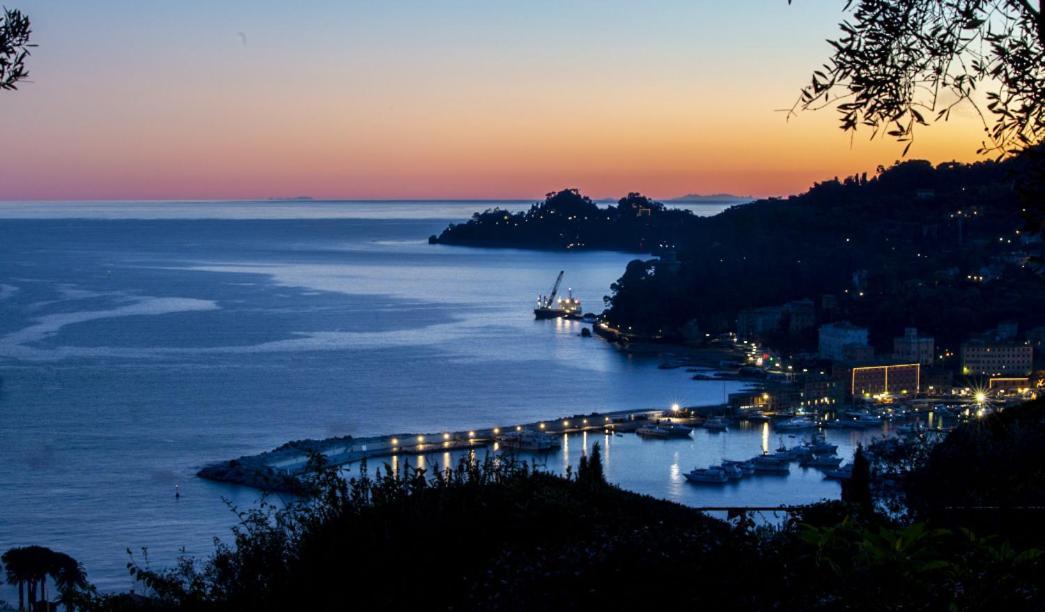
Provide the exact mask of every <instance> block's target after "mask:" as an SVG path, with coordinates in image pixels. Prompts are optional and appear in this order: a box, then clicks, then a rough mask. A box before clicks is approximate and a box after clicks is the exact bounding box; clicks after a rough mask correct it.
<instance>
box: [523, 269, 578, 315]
mask: <svg viewBox="0 0 1045 612" xmlns="http://www.w3.org/2000/svg"><path fill="white" fill-rule="evenodd" d="M565 274H566V271H565V270H559V276H557V277H555V284H554V285H552V290H551V293H549V294H548V295H538V296H537V307H536V308H534V309H533V316H534V317H536V318H538V319H554V318H556V317H565V318H568V319H569V318H577V317H580V315H581V301H580V300H579V299H577V298H575V297H573V291H572V290H570V296H569V297H568V298H559V300H558V301H556V300H555V296H557V295H558V294H559V285H561V284H562V277H563V276H564V275H565Z"/></svg>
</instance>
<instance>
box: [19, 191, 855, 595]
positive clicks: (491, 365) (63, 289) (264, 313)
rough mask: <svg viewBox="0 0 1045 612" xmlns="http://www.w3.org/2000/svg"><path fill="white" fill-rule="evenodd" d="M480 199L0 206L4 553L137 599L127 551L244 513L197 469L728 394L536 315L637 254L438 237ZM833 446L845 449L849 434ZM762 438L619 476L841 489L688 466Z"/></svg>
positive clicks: (640, 460)
mask: <svg viewBox="0 0 1045 612" xmlns="http://www.w3.org/2000/svg"><path fill="white" fill-rule="evenodd" d="M489 205H492V203H491V204H489ZM527 205H528V203H513V204H512V205H511V206H513V207H518V208H523V207H525V206H527ZM486 206H487V204H485V203H476V202H395V203H386V202H380V203H379V202H370V203H367V202H361V203H344V202H341V203H328V202H319V203H311V202H309V203H299V202H293V203H288V202H234V203H214V202H183V203H159V202H138V203H97V202H86V203H76V202H73V203H69V202H64V203H37V204H28V203H0V466H2V467H0V469H2V471H3V477H0V500H2V502H0V550H3V549H6V548H8V547H10V546H14V545H24V544H41V545H46V546H50V547H53V548H58V549H61V550H64V551H66V552H68V553H70V554H72V555H73V556H74V557H76V558H78V559H80V560H81V561H82V562H83V563H84V564H85V565H86V568H87V571H88V574H89V577H90V578H91V579H92V580H93V581H94V582H95V583H96V584H97V585H98V586H99V587H100V588H102V589H116V588H126V587H128V586H130V582H129V579H128V578H127V573H126V569H125V563H126V560H127V557H126V552H125V551H126V550H127V549H128V548H130V549H132V550H135V551H137V550H139V549H140V548H141V547H148V549H149V556H150V558H151V560H152V562H153V564H154V565H163V564H165V563H169V562H170V561H171V560H172V559H173V558H174V557H175V556H176V555H177V554H178V551H179V550H181V549H182V548H184V549H185V550H186V551H187V552H188V553H190V554H198V555H204V554H206V553H208V552H209V551H210V550H211V539H212V537H214V536H224V535H226V534H227V533H228V527H229V526H230V525H231V524H232V523H233V522H234V517H233V515H232V514H231V513H230V512H229V510H228V509H227V507H226V505H225V502H224V501H223V500H224V499H228V500H230V501H232V502H233V503H236V504H240V505H246V504H250V503H253V502H254V501H255V500H256V499H257V494H256V493H255V492H254V491H251V490H246V489H240V488H235V487H229V486H224V485H219V484H215V483H209V482H205V481H202V480H199V479H197V478H195V477H194V476H193V474H194V472H195V471H196V470H197V469H198V468H199V467H200V466H201V465H202V464H203V463H206V462H209V461H213V460H219V459H225V458H229V457H234V456H239V455H242V454H249V453H256V452H259V451H262V450H266V449H269V448H272V447H274V446H277V445H279V444H281V443H283V442H285V441H287V440H291V439H298V438H321V437H327V436H333V435H343V434H355V435H366V434H376V433H389V432H399V431H433V430H443V429H463V428H469V427H480V426H491V425H505V424H511V423H515V422H524V421H532V420H537V419H547V418H554V417H556V416H562V415H567V414H572V413H579V412H590V411H608V410H622V409H631V408H644V407H665V406H668V405H670V404H671V403H672V402H680V403H683V404H707V403H717V402H720V401H721V400H722V398H723V396H724V394H725V393H727V392H730V391H732V390H734V389H736V388H737V386H736V385H735V384H734V383H729V384H723V383H718V382H697V381H692V380H690V378H689V374H687V373H686V372H685V371H683V370H661V369H658V368H657V365H658V361H657V360H656V359H655V358H647V359H643V358H636V357H629V356H627V355H623V354H621V353H619V352H618V351H617V350H615V349H614V348H613V347H612V346H610V345H608V344H606V343H604V342H602V341H601V340H599V339H595V338H581V337H580V336H579V331H580V328H579V326H578V325H577V324H575V323H570V324H567V323H563V322H555V321H534V320H533V318H532V315H531V313H530V308H532V302H533V300H534V298H535V296H536V294H537V293H538V292H546V291H547V290H548V288H549V285H550V284H551V282H552V281H553V280H554V277H555V275H556V273H557V272H558V271H559V270H560V269H564V270H566V272H567V276H566V284H567V285H569V286H571V287H572V288H573V290H574V293H575V295H578V296H579V297H580V298H581V299H582V300H584V302H585V304H587V305H588V307H589V309H593V310H600V309H601V301H602V297H603V295H605V294H606V293H607V292H608V287H609V285H610V283H611V282H613V281H614V280H615V279H616V278H617V277H618V276H619V275H620V274H621V272H622V271H623V269H624V266H625V265H626V263H627V261H628V260H629V259H631V258H632V256H631V255H628V254H621V253H606V252H602V253H548V252H528V251H519V250H486V249H472V248H461V247H447V246H430V245H428V244H427V241H426V238H427V237H428V236H429V235H430V234H432V233H436V232H438V231H439V230H440V229H442V228H443V227H444V226H445V225H446V224H447V223H448V222H451V221H460V220H463V219H465V218H467V217H468V216H469V215H470V214H471V212H472V211H473V210H476V209H481V208H484V207H486ZM720 208H721V207H710V208H709V207H704V208H699V207H698V210H702V211H703V212H717V210H719V209H720ZM600 437H601V436H600ZM770 437H772V440H771V442H767V441H768V440H769V439H770ZM837 438H838V440H837V441H838V442H839V443H840V444H841V445H842V449H841V450H842V452H843V453H850V452H851V450H852V446H853V443H855V438H852V437H851V436H850V435H849V434H841V435H839V436H837ZM592 441H594V438H593V439H590V440H588V442H589V443H590V442H592ZM583 442H584V440H583V439H582V438H580V437H578V438H576V439H571V441H570V443H569V445H568V447H567V448H566V449H565V450H564V451H562V452H560V453H557V454H555V455H553V456H552V457H550V458H549V459H548V460H547V461H548V465H549V467H551V468H555V469H561V467H562V465H563V464H564V462H566V461H576V458H577V456H578V454H579V451H580V446H581V444H582V443H583ZM766 443H771V444H773V445H774V446H775V445H776V443H777V438H776V436H775V435H773V436H770V434H769V433H768V432H763V431H762V430H761V429H758V428H755V429H751V430H742V431H732V432H729V433H725V434H718V435H714V434H707V433H705V432H697V433H695V435H694V438H693V440H690V441H661V442H644V441H641V440H639V439H637V438H635V437H634V436H627V437H620V438H613V439H607V440H604V444H606V446H607V451H608V452H607V455H608V456H607V470H608V474H609V476H610V478H611V479H612V480H614V481H615V482H618V483H620V484H622V485H623V486H625V487H628V488H631V489H634V490H637V491H640V492H643V493H649V494H652V495H656V496H659V497H664V498H668V499H674V500H678V501H681V502H683V503H690V504H699V505H716V504H741V503H743V504H776V503H799V502H805V501H814V500H817V499H821V498H825V497H835V496H837V492H838V489H837V485H836V484H834V483H830V482H825V481H823V480H822V478H821V477H820V474H819V473H817V472H812V471H810V472H805V471H802V470H798V469H797V468H796V470H795V473H793V474H792V476H790V477H788V478H758V479H752V480H749V481H745V482H743V483H741V484H739V485H731V486H729V487H726V488H722V489H707V488H697V487H691V486H688V485H686V484H684V483H683V481H682V479H681V473H682V472H685V471H688V470H689V469H692V468H693V467H697V466H702V465H706V464H709V463H713V462H716V461H718V460H719V459H720V458H722V457H723V456H725V457H736V458H746V457H749V456H751V455H753V454H755V453H756V452H758V451H759V449H760V448H761V447H762V446H763V444H766ZM438 460H439V458H438V457H433V458H431V459H429V461H438ZM175 485H179V486H180V488H181V492H182V497H181V499H177V500H176V499H175V498H174V489H175ZM11 593H12V592H11V591H10V590H8V591H3V592H0V598H3V597H7V598H8V599H11Z"/></svg>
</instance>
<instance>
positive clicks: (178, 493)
mask: <svg viewBox="0 0 1045 612" xmlns="http://www.w3.org/2000/svg"><path fill="white" fill-rule="evenodd" d="M174 499H181V485H174Z"/></svg>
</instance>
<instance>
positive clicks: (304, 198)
mask: <svg viewBox="0 0 1045 612" xmlns="http://www.w3.org/2000/svg"><path fill="white" fill-rule="evenodd" d="M314 199H315V198H313V197H312V196H305V195H302V196H290V197H286V198H269V199H268V201H269V202H308V201H311V200H314Z"/></svg>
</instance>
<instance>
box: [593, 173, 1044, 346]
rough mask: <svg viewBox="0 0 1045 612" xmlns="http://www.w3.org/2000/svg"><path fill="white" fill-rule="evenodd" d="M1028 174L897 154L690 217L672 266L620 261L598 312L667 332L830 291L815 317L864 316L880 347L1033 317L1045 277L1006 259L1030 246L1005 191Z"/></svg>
mask: <svg viewBox="0 0 1045 612" xmlns="http://www.w3.org/2000/svg"><path fill="white" fill-rule="evenodd" d="M1032 169H1033V159H1031V158H1030V156H1029V154H1026V155H1022V156H1019V157H1017V158H1015V159H1012V160H1007V161H1005V162H1001V163H996V162H983V163H976V164H956V163H950V164H941V165H939V166H936V167H933V166H932V165H930V164H929V163H927V162H924V161H908V162H904V163H901V164H897V165H895V166H893V167H891V168H888V169H884V168H883V169H880V171H879V173H878V174H877V175H876V176H874V177H867V176H863V175H861V176H853V177H849V178H847V179H845V180H837V179H835V180H831V181H826V182H823V183H818V184H816V185H815V186H813V188H811V189H810V190H809V191H808V192H807V193H805V194H802V195H800V196H796V197H792V198H790V199H787V200H766V201H760V202H755V203H752V204H747V205H744V206H738V207H734V208H732V209H730V210H727V211H725V212H723V213H722V214H719V215H716V216H714V217H709V218H694V219H693V220H691V221H690V222H689V223H688V225H687V229H686V231H685V233H684V235H685V237H684V239H682V240H681V241H680V245H679V248H678V259H679V262H680V265H679V264H675V263H672V264H670V265H667V266H665V265H661V264H659V263H658V262H657V261H656V260H651V261H634V262H632V263H631V264H629V265H628V267H627V269H626V270H625V272H624V275H623V276H622V277H621V278H620V279H619V280H618V281H617V282H616V283H615V284H614V285H613V286H612V287H611V290H612V291H613V294H612V296H611V297H610V298H609V299H608V305H609V309H608V311H607V313H606V314H607V317H608V319H609V320H610V321H611V322H612V323H613V324H615V325H617V326H618V327H621V328H626V327H631V328H633V329H634V330H635V331H636V332H642V333H650V334H655V333H657V332H658V331H659V330H664V333H665V334H671V333H672V330H674V331H675V332H676V333H679V330H681V329H682V328H683V327H684V326H685V325H686V324H687V322H689V321H694V322H695V323H696V324H697V326H698V327H699V328H700V329H702V330H704V331H708V332H716V331H730V330H732V329H733V325H734V322H735V320H736V316H737V313H738V311H739V310H741V309H743V308H749V307H757V306H770V305H777V304H782V303H784V302H787V301H789V300H794V299H802V298H811V299H813V300H819V298H820V296H822V295H832V296H834V297H835V298H836V299H837V303H838V309H837V310H836V311H834V312H822V313H821V315H822V318H826V319H831V318H848V319H850V320H852V321H853V322H855V323H858V324H863V325H866V326H868V327H870V329H871V340H872V343H874V344H876V345H878V346H879V347H880V348H886V349H891V346H890V343H891V339H892V337H893V336H895V335H897V334H898V333H900V332H901V331H902V329H903V327H905V326H910V325H915V326H917V327H919V328H920V329H923V330H925V331H926V332H928V333H930V334H931V335H934V336H935V337H936V338H937V345H938V346H943V347H948V346H949V347H956V346H957V343H958V342H960V341H961V340H963V339H964V338H965V337H967V336H968V334H970V333H973V332H978V331H981V330H984V329H987V328H989V327H991V326H992V325H995V324H996V323H997V322H999V321H1002V320H1015V321H1017V322H1019V323H1020V325H1021V326H1032V325H1041V324H1042V323H1045V321H1043V320H1042V317H1043V316H1045V314H1043V313H1045V285H1043V284H1042V283H1041V282H1040V278H1039V277H1036V276H1034V275H1033V273H1032V272H1031V270H1030V269H1029V268H1026V267H1023V266H1024V264H1023V263H1022V261H1021V260H1019V259H1017V258H1014V257H1013V255H1012V253H1013V252H1014V251H1015V252H1017V253H1019V252H1020V251H1021V249H1024V250H1026V251H1028V252H1027V253H1026V254H1028V255H1029V254H1033V253H1036V252H1037V251H1038V250H1040V249H1041V244H1040V243H1038V244H1033V243H1031V244H1029V245H1028V246H1023V245H1021V242H1022V241H1023V238H1022V237H1021V236H1024V235H1025V234H1024V233H1022V232H1024V231H1025V230H1023V229H1022V228H1024V227H1026V226H1025V221H1024V219H1023V218H1022V216H1021V206H1020V204H1019V202H1018V201H1017V197H1016V195H1015V194H1014V191H1013V183H1014V181H1016V180H1019V179H1021V178H1022V177H1024V176H1026V175H1027V174H1028V173H1029V172H1030V171H1031V170H1032ZM1018 231H1019V232H1021V233H1017V232H1018ZM985 268H988V269H990V270H992V271H993V272H992V273H991V276H990V278H988V279H987V282H978V281H975V280H970V276H977V275H981V271H982V270H984V269H985ZM861 294H862V295H861Z"/></svg>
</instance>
